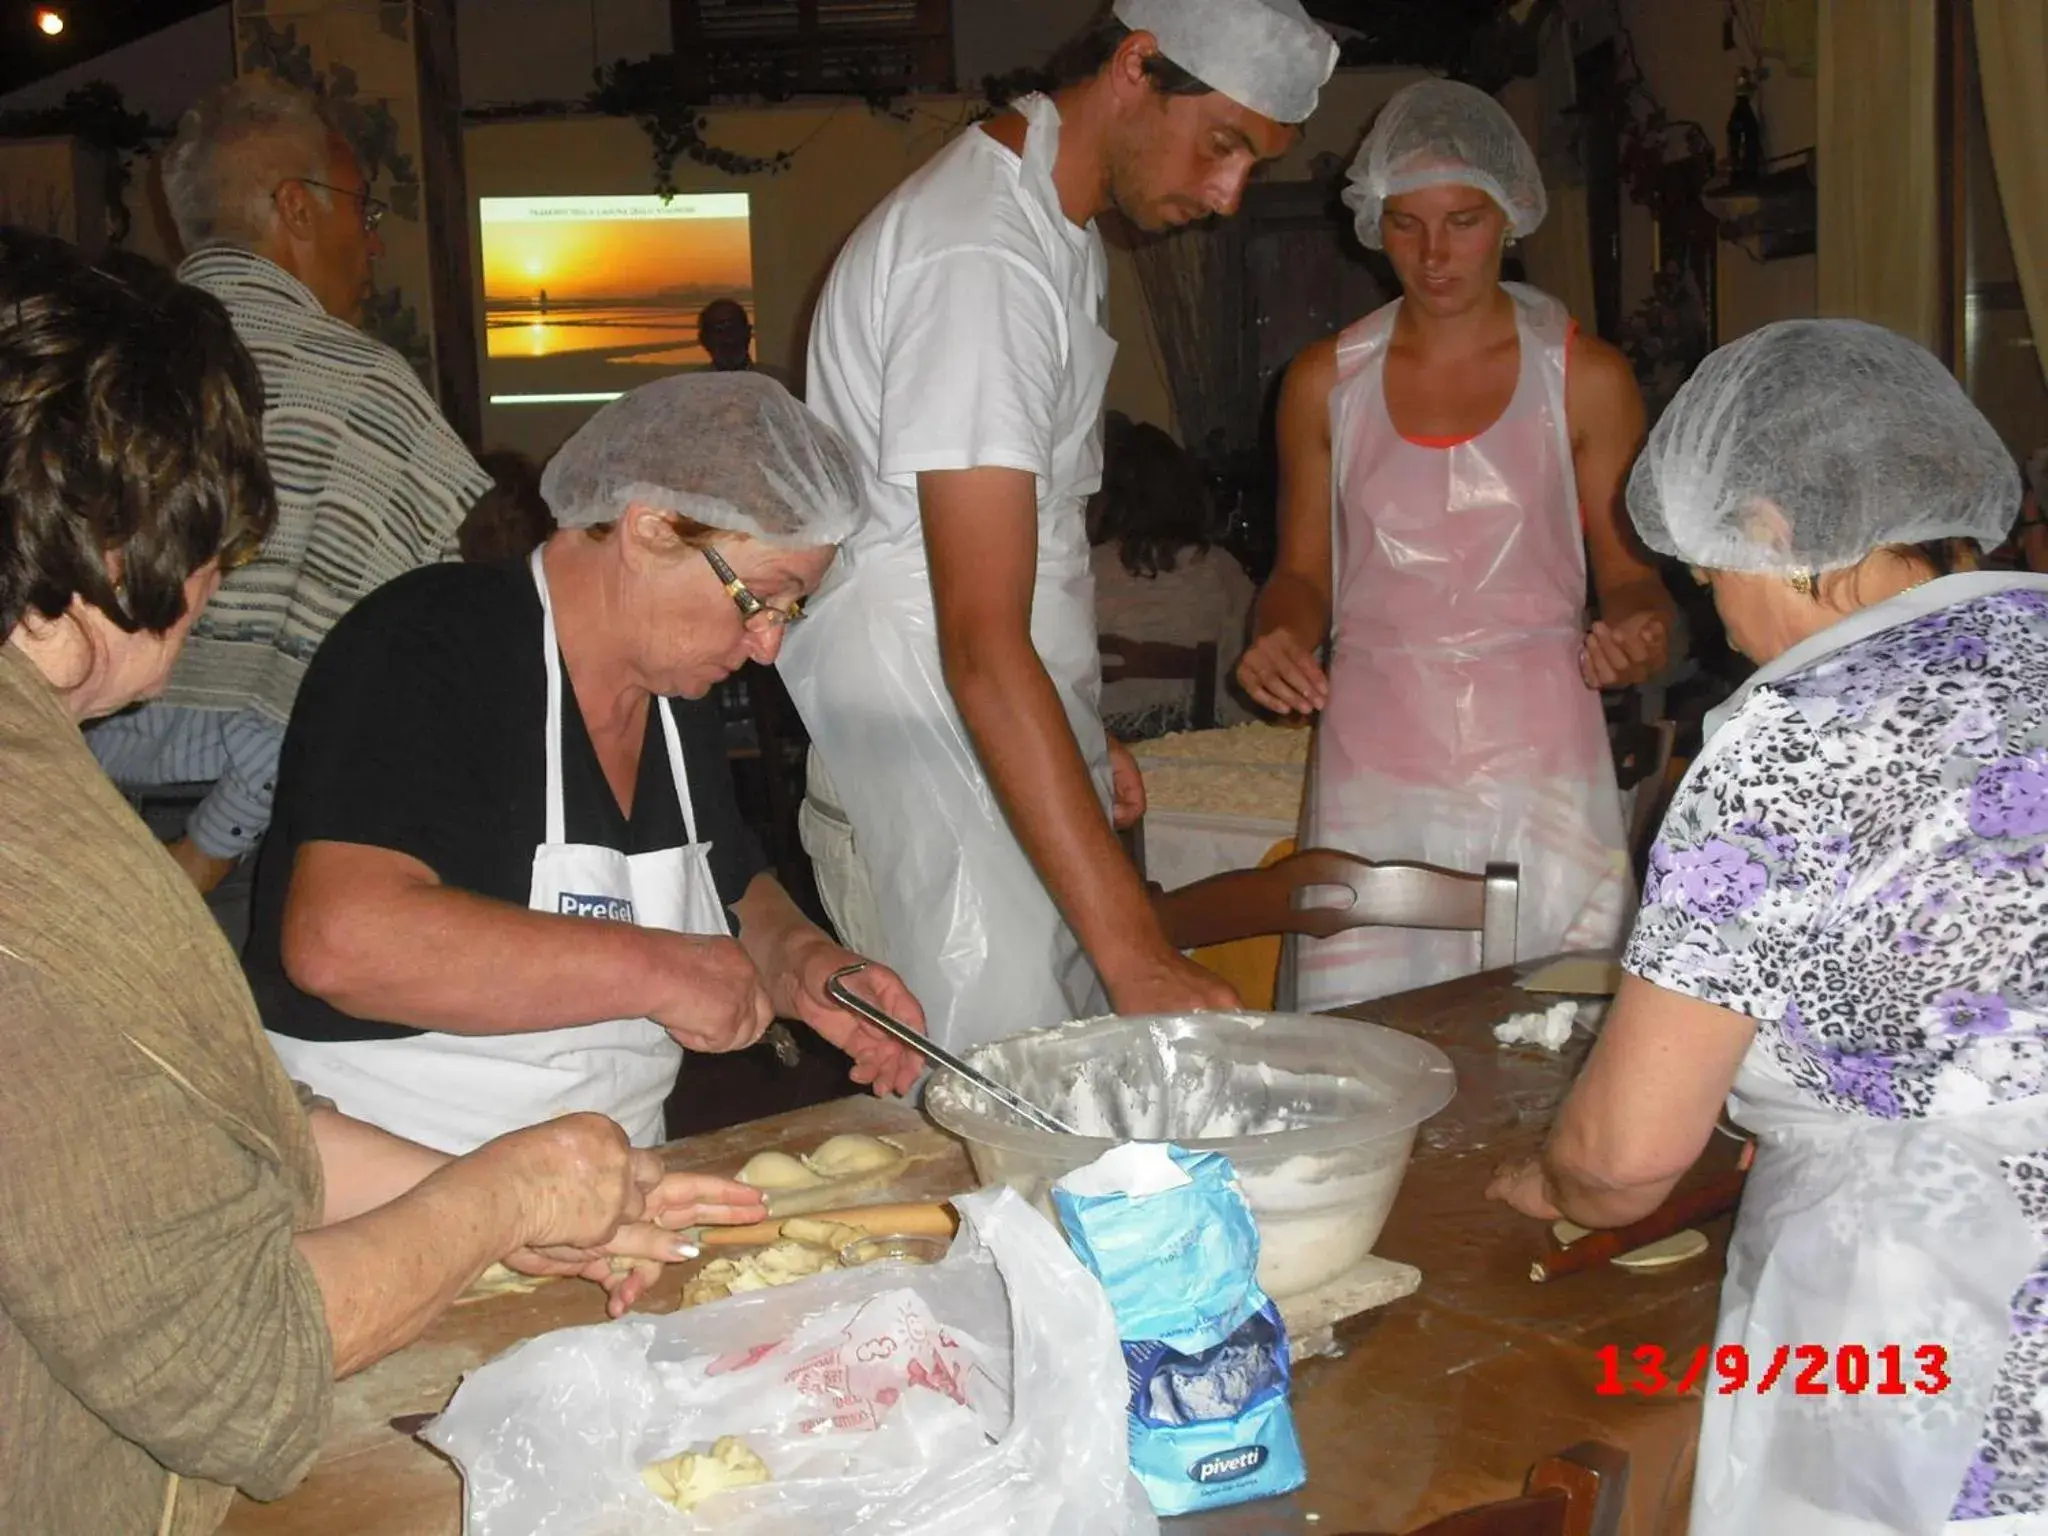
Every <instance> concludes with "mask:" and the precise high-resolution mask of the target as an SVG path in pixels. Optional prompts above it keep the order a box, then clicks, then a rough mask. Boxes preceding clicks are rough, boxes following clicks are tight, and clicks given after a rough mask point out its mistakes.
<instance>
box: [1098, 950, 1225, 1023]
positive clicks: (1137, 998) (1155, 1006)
mask: <svg viewBox="0 0 2048 1536" xmlns="http://www.w3.org/2000/svg"><path fill="white" fill-rule="evenodd" d="M1102 983H1103V985H1104V986H1105V987H1106V988H1107V989H1108V990H1109V1002H1110V1006H1111V1007H1112V1008H1114V1009H1115V1010H1116V1011H1117V1012H1118V1013H1124V1014H1144V1013H1209V1012H1220V1011H1228V1010H1230V1009H1233V1008H1242V1007H1243V1006H1244V1002H1243V1000H1242V999H1241V998H1239V997H1238V995H1237V991H1236V989H1235V988H1233V987H1232V986H1231V985H1230V983H1229V982H1227V981H1225V980H1224V979H1223V978H1222V977H1221V976H1218V975H1217V974H1216V973H1215V972H1214V971H1212V970H1210V969H1208V968H1207V967H1206V966H1200V965H1197V964H1195V962H1194V961H1192V960H1190V959H1188V958H1187V956H1185V955H1183V954H1181V953H1180V952H1179V951H1178V950H1175V949H1171V948H1162V949H1161V950H1160V952H1159V953H1157V954H1152V955H1146V956H1144V957H1142V958H1140V959H1138V960H1136V961H1134V962H1132V963H1130V964H1127V965H1124V966H1117V967H1111V966H1104V967H1103V968H1102Z"/></svg>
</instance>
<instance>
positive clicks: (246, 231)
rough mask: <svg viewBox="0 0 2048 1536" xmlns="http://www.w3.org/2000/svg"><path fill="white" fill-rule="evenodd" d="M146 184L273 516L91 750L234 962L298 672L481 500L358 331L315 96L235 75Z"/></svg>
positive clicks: (453, 441)
mask: <svg viewBox="0 0 2048 1536" xmlns="http://www.w3.org/2000/svg"><path fill="white" fill-rule="evenodd" d="M163 180H164V194H165V200H166V201H167V202H168V203H169V205H170V210H171V217H172V219H173V220H174V221H175V223H176V224H177V227H178V236H179V239H180V240H181V241H182V242H183V244H184V247H185V249H186V251H187V252H188V255H187V256H186V259H185V262H184V264H183V265H182V266H180V267H179V269H178V276H179V277H180V278H181V279H183V280H184V281H185V282H188V283H191V284H192V285H193V286H195V287H198V288H203V289H205V290H206V291H207V292H208V293H211V294H212V295H214V297H216V298H218V299H219V300H220V301H221V302H222V303H223V304H224V305H226V306H227V310H228V314H229V315H230V316H231V317H232V318H233V320H234V324H235V330H236V332H237V334H239V335H240V337H241V339H242V342H243V344H244V345H245V346H247V347H248V348H249V351H250V352H251V353H252V354H253V355H254V357H255V359H256V365H257V367H258V368H259V369H260V370H261V372H262V374H263V384H264V394H265V397H266V402H265V413H264V418H263V446H264V451H265V453H266V454H267V455H268V457H269V459H270V466H271V473H272V474H273V476H274V477H275V478H276V481H277V493H278V507H279V516H278V521H277V527H276V529H275V531H273V533H272V534H271V536H270V538H269V539H268V540H266V541H265V543H264V545H263V548H262V550H261V552H260V553H259V554H258V556H257V558H256V559H255V561H254V562H252V563H251V564H250V565H248V566H246V567H245V568H243V569H242V570H239V571H236V572H234V573H232V574H230V575H229V576H228V577H227V578H226V579H225V580H224V581H223V582H222V583H221V588H220V592H219V594H218V595H217V596H216V597H215V598H214V600H213V602H212V603H211V604H210V605H209V607H208V609H207V612H206V613H205V614H204V615H202V616H201V618H200V620H199V622H198V623H197V624H196V625H195V626H194V627H193V630H192V635H191V638H190V640H188V641H187V642H186V645H185V650H184V654H183V656H182V658H181V659H180V660H179V662H178V665H177V668H176V670H175V671H174V672H173V673H172V674H171V681H170V686H169V688H168V689H167V690H166V692H165V694H164V697H163V698H162V700H160V701H158V702H156V703H153V704H149V705H145V706H144V707H143V708H141V709H139V710H135V711H133V712H131V713H129V714H127V715H122V716H118V717H116V718H115V719H113V720H109V721H107V722H106V723H105V724H103V725H101V726H99V727H97V728H96V729H95V730H94V731H93V732H92V734H91V737H90V740H91V742H92V747H93V751H94V752H95V753H96V754H97V755H98V757H99V759H100V762H101V764H102V765H103V766H104V767H105V768H106V770H107V772H108V774H109V775H110V776H111V777H112V778H113V779H114V780H115V781H116V782H117V783H119V784H121V785H122V787H123V788H124V789H126V790H128V791H129V793H130V794H131V795H132V796H133V797H134V798H135V799H136V801H137V804H138V807H139V808H140V809H142V810H143V813H144V815H145V816H146V817H147V818H148V819H149V820H150V822H151V825H152V826H153V827H155V828H157V830H158V831H159V833H160V835H164V836H167V837H169V838H170V839H171V844H170V847H171V852H172V854H173V856H174V857H176V858H177V860H178V862H179V864H180V865H181V866H182V867H183V868H184V869H185V871H186V872H187V873H188V874H189V875H191V877H192V881H193V883H194V884H195V885H196V886H198V887H199V889H200V890H201V891H204V892H208V893H210V896H209V900H210V902H211V904H212V905H213V907H214V910H215V914H216V916H218V917H219V918H220V919H221V923H222V926H223V927H224V928H225V929H226V930H227V932H228V934H229V937H230V938H231V939H233V940H235V941H236V943H237V944H239V942H240V941H241V939H242V937H243V936H244V934H245V932H246V925H247V903H248V891H247V885H248V880H247V876H248V868H247V866H248V865H249V864H250V863H251V862H252V861H251V860H250V859H248V858H247V857H246V856H247V855H248V854H249V853H250V851H251V850H252V849H253V848H254V847H255V845H256V843H257V841H258V840H259V839H260V838H261V837H262V835H263V832H264V829H265V828H266V827H267V826H268V825H269V823H270V801H271V794H272V790H273V786H274V784H275V782H276V777H277V757H278V752H279V749H280V748H281V747H282V745H283V741H284V729H285V724H286V722H287V721H288V720H289V718H290V716H291V707H292V701H293V699H294V698H295V697H296V696H297V693H298V687H299V680H300V678H301V676H302V675H303V674H304V672H305V667H306V663H307V662H308V661H309V660H311V659H312V655H313V652H314V651H315V650H316V649H317V648H318V647H319V644H320V641H321V640H322V639H323V638H324V637H325V635H326V634H327V631H328V630H329V629H330V628H331V627H332V626H333V624H334V622H335V621H336V620H337V619H339V618H340V617H341V616H342V615H343V614H344V613H346V612H347V611H348V610H349V609H350V608H351V607H353V606H354V604H355V602H356V600H357V599H358V598H360V597H362V596H363V595H364V594H366V593H368V592H370V591H371V590H372V589H374V588H376V587H378V586H381V585H382V584H383V583H384V582H386V581H388V580H390V579H391V578H392V577H394V576H398V575H401V574H403V573H404V572H406V571H408V570H411V569H412V568H413V567H415V566H418V565H423V564H426V563H427V562H429V561H432V560H436V559H439V558H442V557H443V556H444V555H445V554H446V553H448V552H449V551H450V550H451V549H452V548H453V546H454V542H455V530H456V528H457V527H458V525H459V524H460V523H461V521H462V517H463V514H464V513H465V512H466V511H468V509H469V507H470V505H471V504H472V503H473V502H474V501H475V500H476V498H477V497H478V496H479V495H480V494H482V492H483V491H485V490H487V489H488V488H489V486H490V483H491V482H490V477H489V476H488V475H487V474H485V473H484V471H483V470H482V469H480V468H478V466H477V463H476V461H475V459H473V458H472V457H471V456H470V453H469V450H468V449H467V448H465V447H464V446H463V444H462V442H461V440H460V439H459V438H457V437H456V435H455V433H454V432H453V430H451V429H450V427H449V426H448V424H447V422H446V421H444V420H443V419H442V417H441V414H440V411H439V410H438V409H437V408H436V406H435V404H434V401H433V398H432V396H430V395H429V394H428V393H427V391H426V390H425V388H424V387H423V386H422V385H421V384H420V381H419V379H418V377H417V376H416V375H415V374H414V373H413V371H412V369H411V368H410V367H409V366H408V365H407V364H406V362H405V360H404V359H403V358H402V357H400V356H399V355H398V354H397V353H396V352H394V351H392V350H391V348H389V347H387V346H385V345H383V344H382V343H381V342H377V341H374V340H372V339H371V338H370V337H368V336H366V335H364V334H363V333H362V332H361V331H360V330H359V329H357V323H358V322H359V321H360V320H361V318H362V314H363V307H364V304H365V302H366V301H367V299H368V298H369V296H370V292H371V265H372V263H373V262H374V261H375V260H376V258H377V256H378V255H380V254H381V253H382V250H383V247H382V244H381V243H380V242H379V240H378V238H377V223H378V221H379V219H380V218H381V217H382V216H383V213H384V205H383V204H382V203H381V202H379V201H378V200H377V199H376V198H375V197H373V196H371V195H370V190H369V185H368V183H367V181H366V179H365V178H364V175H363V169H362V166H361V165H360V164H359V163H358V162H357V159H356V156H355V152H354V151H353V150H352V149H351V148H350V147H349V145H348V142H347V140H345V139H344V138H343V137H342V136H341V135H340V134H339V133H338V132H336V131H335V129H334V127H333V126H332V124H331V123H329V121H328V120H327V119H326V117H325V116H324V115H323V114H322V111H321V108H320V104H319V102H318V101H317V100H316V99H315V98H314V97H313V96H311V95H310V94H308V93H307V92H304V91H300V90H297V89H294V88H293V87H291V86H289V85H286V84H284V83H283V82H281V81H279V80H277V79H276V78H275V77H273V76H270V75H264V74H253V75H245V76H243V77H242V78H240V79H238V80H236V81H235V82H234V83H233V84H231V85H228V86H226V87H224V88H223V89H221V90H220V91H218V92H216V93H215V94H214V95H212V96H210V97H208V98H207V99H206V100H205V101H203V102H201V103H200V104H199V105H198V106H196V107H194V108H193V109H192V110H191V111H190V112H187V113H186V114H185V117H184V120H183V121H182V122H181V123H180V124H179V126H178V136H177V139H176V140H175V142H173V144H172V145H171V147H170V149H169V150H168V151H167V152H166V153H165V156H164V162H163ZM238 864H239V865H241V866H242V867H241V868H240V869H239V870H237V865H238ZM230 872H235V877H234V878H233V879H232V880H228V879H227V877H228V876H229V875H230ZM224 881H225V882H226V883H225V884H224V883H223V882H224Z"/></svg>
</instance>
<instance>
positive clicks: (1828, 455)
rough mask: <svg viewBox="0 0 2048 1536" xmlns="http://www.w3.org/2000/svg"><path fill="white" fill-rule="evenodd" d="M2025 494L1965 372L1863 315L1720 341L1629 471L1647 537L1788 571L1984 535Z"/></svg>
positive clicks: (1993, 534) (1670, 550) (1688, 552)
mask: <svg viewBox="0 0 2048 1536" xmlns="http://www.w3.org/2000/svg"><path fill="white" fill-rule="evenodd" d="M2019 504H2020V476H2019V468H2018V466H2017V465H2015V464H2014V462H2013V457H2012V455H2011V454H2010V453H2008V452H2007V451H2006V447H2005V444H2004V443H2002V442H2001V441H2000V440H1999V437H1998V434H1997V433H1996V432H1995V431H1993V430H1992V428H1991V423H1990V422H1988V421H1986V420H1985V419H1984V416H1983V413H1981V412H1980V411H1979V410H1978V409H1977V407H1976V406H1974V405H1972V404H1971V403H1970V400H1969V397H1968V396H1967V395H1965V394H1964V393H1963V390H1962V386H1961V385H1959V384H1957V383H1956V381H1955V379H1954V377H1953V376H1952V375H1951V374H1950V373H1949V371H1948V370H1947V369H1946V368H1944V367H1942V365H1941V364H1940V363H1939V362H1938V361H1936V360H1935V358H1934V356H1933V355H1932V354H1931V353H1929V352H1927V351H1926V350H1925V349H1924V348H1922V347H1919V346H1916V345H1915V344H1914V343H1912V342H1910V341H1908V340H1906V338H1905V337H1903V336H1899V335H1895V334H1894V333H1892V332H1891V331H1888V330H1886V329H1885V328H1884V327H1883V326H1879V325H1870V324H1867V323H1865V322H1863V321H1861V320H1783V321H1779V322H1778V323H1777V324H1775V325H1767V326H1765V327H1763V328H1762V329H1761V330H1757V331H1752V332H1750V334H1749V335H1747V336H1744V337H1743V338H1741V340H1739V341H1733V342H1730V343H1729V344H1728V345H1727V346H1725V347H1723V348H1721V349H1720V350H1719V351H1718V352H1715V353H1713V354H1712V355H1711V356H1709V357H1708V358H1707V360H1706V361H1705V362H1703V363H1701V364H1700V366H1699V369H1698V370H1697V371H1696V372H1695V373H1694V374H1693V376H1692V377H1691V378H1690V379H1689V380H1687V381H1686V384H1685V387H1684V388H1683V389H1681V390H1680V391H1679V392H1678V395H1677V397H1676V398H1675V399H1673V400H1672V402H1671V404H1670V405H1669V406H1667V407H1666V408H1665V411H1664V414H1663V416H1662V417H1660V418H1659V419H1658V422H1657V426H1656V430H1654V431H1653V432H1651V434H1650V440H1649V442H1648V443H1646V444H1645V445H1644V447H1643V452H1642V456H1641V457H1640V458H1638V459H1637V460H1636V467H1635V470H1634V472H1633V473H1632V474H1630V476H1629V479H1628V509H1629V513H1630V515H1631V516H1632V517H1633V518H1634V519H1635V524H1636V528H1637V529H1638V530H1639V531H1640V532H1641V534H1642V536H1643V542H1644V543H1646V544H1648V545H1649V546H1650V548H1652V549H1655V550H1660V551H1662V552H1663V553H1664V554H1667V555H1676V556H1677V557H1678V558H1679V559H1681V560H1684V561H1687V562H1688V563H1690V564H1692V565H1696V566H1702V567H1705V568H1707V569H1709V570H1719V571H1751V572H1762V573H1767V574H1772V575H1781V576H1782V575H1793V574H1796V573H1799V572H1804V571H1814V572H1818V571H1831V570H1840V569H1843V568H1844V567H1847V566H1851V565H1854V564H1856V562H1857V561H1859V560H1861V559H1862V558H1863V557H1864V556H1865V555H1868V554H1869V553H1870V552H1871V551H1872V550H1875V549H1878V548H1881V547H1882V546H1884V545H1886V544H1921V543H1926V542H1927V541H1929V540H1932V539H1975V540H1976V541H1977V542H1978V543H1979V544H1981V545H1983V546H1985V547H1986V548H1990V547H1992V546H1994V545H1996V544H1998V543H1999V542H2000V541H2001V540H2003V539H2004V537H2005V535H2006V531H2007V530H2008V529H2009V528H2010V527H2011V526H2012V521H2013V517H2014V515H2015V514H2016V513H2017V512H2018V511H2019Z"/></svg>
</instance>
